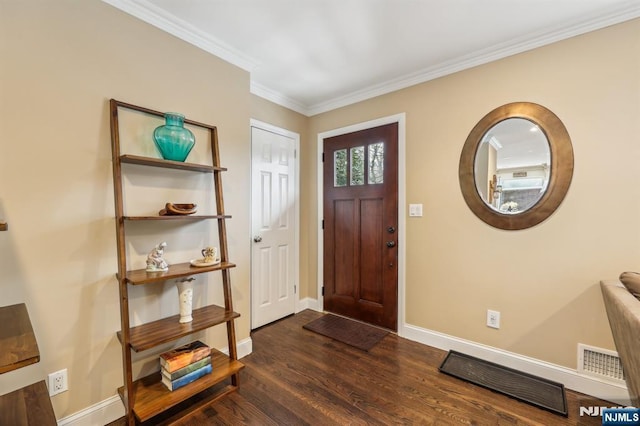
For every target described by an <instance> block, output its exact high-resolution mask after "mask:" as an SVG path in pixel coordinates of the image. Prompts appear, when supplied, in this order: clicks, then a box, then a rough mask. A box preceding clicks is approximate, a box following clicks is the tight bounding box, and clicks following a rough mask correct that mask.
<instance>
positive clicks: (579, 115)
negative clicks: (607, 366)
mask: <svg viewBox="0 0 640 426" xmlns="http://www.w3.org/2000/svg"><path fill="white" fill-rule="evenodd" d="M638 76H640V20H635V21H631V22H628V23H625V24H621V25H617V26H614V27H610V28H607V29H604V30H601V31H597V32H593V33H590V34H587V35H583V36H580V37H576V38H573V39H570V40H566V41H563V42H560V43H556V44H553V45H550V46H547V47H543V48H540V49H536V50H534V51H531V52H528V53H523V54H520V55H517V56H513V57H510V58H507V59H504V60H500V61H497V62H494V63H490V64H487V65H483V66H479V67H476V68H474V69H470V70H467V71H464V72H459V73H457V74H454V75H451V76H448V77H444V78H440V79H437V80H434V81H431V82H427V83H424V84H421V85H418V86H414V87H411V88H408V89H405V90H401V91H398V92H394V93H391V94H389V95H385V96H381V97H378V98H375V99H371V100H369V101H365V102H361V103H358V104H355V105H351V106H348V107H345V108H341V109H339V110H334V111H331V112H327V113H324V114H321V115H318V116H315V117H312V118H311V127H310V132H309V139H310V140H312V139H313V138H314V137H315V135H316V134H317V133H319V132H324V131H327V130H331V129H335V128H340V127H343V126H347V125H350V124H353V123H359V122H364V121H368V120H371V119H374V118H378V117H383V116H389V115H393V114H397V113H402V112H405V113H406V128H407V130H406V141H407V142H406V175H407V180H406V188H407V189H406V194H407V202H408V203H423V204H424V217H422V218H407V229H406V232H405V235H406V250H407V259H406V263H407V274H406V322H407V323H408V324H412V325H415V326H419V327H423V328H425V329H429V330H435V331H438V332H441V333H446V334H449V335H452V336H456V337H459V338H463V339H468V340H471V341H474V342H479V343H483V344H486V345H490V346H494V347H497V348H501V349H504V350H507V351H512V352H515V353H518V354H523V355H526V356H530V357H533V358H537V359H541V360H544V361H549V362H552V363H555V364H559V365H563V366H567V367H571V368H575V367H576V352H577V348H576V345H577V343H578V342H581V343H586V344H591V345H595V346H598V347H604V348H613V342H612V339H611V335H610V331H609V325H608V322H607V318H606V315H605V312H604V308H603V303H602V297H601V294H600V290H599V287H598V282H599V280H600V279H603V278H615V277H617V276H618V275H619V274H620V272H622V271H623V270H628V269H631V270H633V269H638V263H639V262H640V244H639V236H640V220H639V218H640V197H638V192H639V190H638V183H639V182H640V168H638V167H637V160H638V158H639V157H638V154H639V149H640V144H639V143H638V134H639V133H640V132H639V131H640V124H639V123H640V120H639V119H638V118H639V117H640V79H639V78H638ZM514 101H530V102H537V103H540V104H542V105H544V106H546V107H547V108H549V109H551V110H552V111H554V112H555V113H556V114H557V115H558V116H559V117H560V119H561V120H562V121H563V122H564V124H565V125H566V127H567V129H568V131H569V134H570V136H571V138H572V142H573V148H574V153H575V172H574V176H573V182H572V184H571V188H570V189H569V193H568V195H567V197H566V199H565V201H564V202H563V203H562V205H561V206H560V208H559V209H558V210H557V211H556V212H555V213H554V214H553V216H552V217H551V218H549V219H548V220H547V221H545V222H544V223H542V224H540V225H538V226H536V227H534V228H531V229H528V230H523V231H503V230H498V229H494V228H492V227H490V226H488V225H486V224H485V223H484V222H482V221H480V220H479V219H477V218H476V217H475V216H474V215H473V214H472V213H471V211H470V210H469V209H468V208H467V206H466V204H465V202H464V200H463V198H462V195H461V192H460V187H459V184H458V161H459V159H460V152H461V150H462V145H463V143H464V141H465V139H466V137H467V135H468V133H469V131H470V130H471V129H472V128H473V126H474V125H475V124H476V123H477V121H478V120H480V118H482V117H483V116H484V115H485V114H486V113H487V112H489V111H490V110H492V109H493V108H495V107H497V106H499V105H502V104H506V103H509V102H514ZM310 148H311V149H312V150H315V147H310ZM304 158H305V160H306V161H307V163H305V164H304V165H303V169H305V170H308V172H309V173H310V175H311V176H312V178H311V179H310V180H309V181H308V184H309V185H308V186H307V187H306V188H303V191H305V192H309V194H313V197H314V198H313V199H315V197H316V195H315V192H316V182H315V178H314V176H315V173H316V158H315V154H314V153H313V152H311V154H310V155H307V156H305V157H304ZM316 211H317V209H316V208H315V207H313V208H311V209H310V212H311V214H312V215H314V212H316ZM315 216H316V215H314V216H313V217H311V218H310V219H309V224H308V227H307V231H308V232H309V233H310V235H315V223H316V221H317V217H315ZM312 239H314V241H313V243H314V244H315V243H316V242H315V237H312ZM310 258H311V259H315V253H312V255H311V256H310ZM312 269H315V266H314V265H312V266H311V267H310V270H312ZM309 282H310V283H311V282H312V281H311V280H309ZM310 292H311V293H312V294H313V292H314V288H311V289H310ZM487 309H493V310H498V311H500V312H501V313H502V318H501V329H500V330H494V329H490V328H488V327H486V326H485V322H486V311H487Z"/></svg>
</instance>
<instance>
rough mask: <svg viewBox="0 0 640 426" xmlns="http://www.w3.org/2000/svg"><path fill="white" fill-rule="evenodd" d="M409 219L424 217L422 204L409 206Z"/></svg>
mask: <svg viewBox="0 0 640 426" xmlns="http://www.w3.org/2000/svg"><path fill="white" fill-rule="evenodd" d="M409 217H422V204H409Z"/></svg>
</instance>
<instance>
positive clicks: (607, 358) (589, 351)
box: [578, 343, 624, 383]
mask: <svg viewBox="0 0 640 426" xmlns="http://www.w3.org/2000/svg"><path fill="white" fill-rule="evenodd" d="M578 372H579V373H584V374H589V375H591V376H595V377H600V378H603V379H608V380H614V381H617V382H622V383H624V371H622V363H621V362H620V357H619V356H618V353H617V352H615V351H610V350H608V349H602V348H596V347H594V346H588V345H584V344H582V343H578Z"/></svg>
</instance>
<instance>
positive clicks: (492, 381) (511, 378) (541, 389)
mask: <svg viewBox="0 0 640 426" xmlns="http://www.w3.org/2000/svg"><path fill="white" fill-rule="evenodd" d="M440 371H441V372H442V373H445V374H448V375H450V376H453V377H457V378H459V379H462V380H465V381H467V382H469V383H473V384H475V385H478V386H482V387H484V388H487V389H490V390H493V391H496V392H500V393H502V394H504V395H507V396H510V397H512V398H515V399H518V400H520V401H523V402H526V403H529V404H531V405H534V406H536V407H539V408H543V409H545V410H548V411H551V412H553V413H556V414H560V415H562V416H565V417H566V416H567V415H568V411H567V399H566V396H565V392H564V385H563V384H562V383H556V382H552V381H550V380H547V379H543V378H541V377H537V376H534V375H531V374H527V373H523V372H521V371H518V370H514V369H511V368H508V367H504V366H502V365H499V364H495V363H492V362H489V361H484V360H482V359H479V358H474V357H472V356H469V355H465V354H463V353H460V352H456V351H449V353H448V354H447V357H446V358H445V359H444V361H442V364H441V365H440Z"/></svg>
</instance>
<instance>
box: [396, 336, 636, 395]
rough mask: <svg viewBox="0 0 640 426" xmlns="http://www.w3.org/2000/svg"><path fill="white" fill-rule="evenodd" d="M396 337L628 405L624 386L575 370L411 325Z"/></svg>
mask: <svg viewBox="0 0 640 426" xmlns="http://www.w3.org/2000/svg"><path fill="white" fill-rule="evenodd" d="M400 335H401V336H402V337H404V338H406V339H409V340H413V341H415V342H418V343H422V344H425V345H428V346H432V347H434V348H438V349H442V350H446V351H448V350H455V351H458V352H463V353H465V354H468V355H471V356H474V357H477V358H481V359H484V360H487V361H490V362H495V363H497V364H500V365H504V366H506V367H509V368H513V369H516V370H519V371H523V372H525V373H529V374H533V375H536V376H538V377H542V378H545V379H547V380H552V381H554V382H558V383H562V384H563V385H564V386H565V388H567V389H572V390H574V391H577V392H580V393H584V394H586V395H591V396H594V397H596V398H599V399H603V400H605V401H610V402H614V403H616V404H620V405H623V406H625V407H626V406H630V404H631V400H630V398H629V393H628V392H627V388H626V386H624V385H622V384H618V383H609V382H606V381H604V380H598V379H597V378H595V377H591V376H586V375H583V374H579V373H578V372H577V370H573V369H570V368H566V367H562V366H559V365H556V364H552V363H549V362H546V361H541V360H538V359H535V358H529V357H526V356H524V355H520V354H516V353H513V352H509V351H505V350H502V349H497V348H494V347H491V346H486V345H482V344H480V343H475V342H471V341H468V340H464V339H460V338H457V337H453V336H449V335H447V334H443V333H438V332H436V331H431V330H427V329H424V328H420V327H417V326H413V325H407V324H405V325H404V327H402V333H401V334H400Z"/></svg>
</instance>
